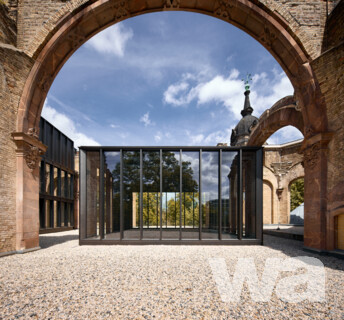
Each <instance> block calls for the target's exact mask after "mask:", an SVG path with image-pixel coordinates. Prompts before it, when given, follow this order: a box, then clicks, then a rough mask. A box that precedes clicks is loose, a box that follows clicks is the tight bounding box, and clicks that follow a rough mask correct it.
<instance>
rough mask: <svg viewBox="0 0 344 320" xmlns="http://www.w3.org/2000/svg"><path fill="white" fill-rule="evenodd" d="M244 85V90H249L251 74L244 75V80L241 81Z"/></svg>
mask: <svg viewBox="0 0 344 320" xmlns="http://www.w3.org/2000/svg"><path fill="white" fill-rule="evenodd" d="M241 81H243V82H244V83H245V90H246V91H248V90H250V81H252V78H251V73H247V74H246V79H241Z"/></svg>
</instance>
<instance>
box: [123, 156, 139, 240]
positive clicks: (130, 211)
mask: <svg viewBox="0 0 344 320" xmlns="http://www.w3.org/2000/svg"><path fill="white" fill-rule="evenodd" d="M123 220H124V221H123V229H124V230H123V238H124V239H139V238H140V151H124V152H123Z"/></svg>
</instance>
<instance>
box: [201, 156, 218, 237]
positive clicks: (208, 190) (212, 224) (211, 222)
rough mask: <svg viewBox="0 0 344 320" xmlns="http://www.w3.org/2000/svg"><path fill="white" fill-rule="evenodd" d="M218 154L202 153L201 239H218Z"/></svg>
mask: <svg viewBox="0 0 344 320" xmlns="http://www.w3.org/2000/svg"><path fill="white" fill-rule="evenodd" d="M218 156H219V154H218V152H217V151H215V152H214V151H205V152H203V153H202V239H213V240H216V239H218V212H219V208H218V207H219V199H218V198H219V191H218V188H219V165H218V163H219V158H218Z"/></svg>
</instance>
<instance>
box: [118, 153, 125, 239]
mask: <svg viewBox="0 0 344 320" xmlns="http://www.w3.org/2000/svg"><path fill="white" fill-rule="evenodd" d="M119 170H120V174H119V175H120V178H119V179H120V182H119V193H120V195H119V197H120V200H119V239H120V240H122V239H123V223H124V221H123V149H121V150H120V169H119Z"/></svg>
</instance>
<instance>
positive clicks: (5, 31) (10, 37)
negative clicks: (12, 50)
mask: <svg viewBox="0 0 344 320" xmlns="http://www.w3.org/2000/svg"><path fill="white" fill-rule="evenodd" d="M9 13H10V12H9V10H8V8H7V7H6V6H4V5H1V4H0V43H7V44H12V45H16V41H17V27H16V24H15V22H14V21H13V20H12V19H11V18H10V15H9Z"/></svg>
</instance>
